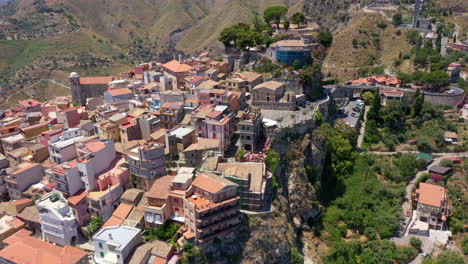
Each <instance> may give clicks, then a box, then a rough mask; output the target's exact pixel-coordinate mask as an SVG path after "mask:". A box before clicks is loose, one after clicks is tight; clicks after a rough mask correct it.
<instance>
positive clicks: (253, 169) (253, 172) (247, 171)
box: [217, 162, 265, 193]
mask: <svg viewBox="0 0 468 264" xmlns="http://www.w3.org/2000/svg"><path fill="white" fill-rule="evenodd" d="M217 171H219V172H223V173H224V175H225V176H234V177H236V178H240V179H245V180H249V177H250V180H249V183H250V184H249V190H250V191H252V192H258V193H260V192H262V191H263V188H262V187H263V182H264V181H263V176H264V173H265V165H264V163H260V162H245V163H241V162H238V163H219V164H218V168H217Z"/></svg>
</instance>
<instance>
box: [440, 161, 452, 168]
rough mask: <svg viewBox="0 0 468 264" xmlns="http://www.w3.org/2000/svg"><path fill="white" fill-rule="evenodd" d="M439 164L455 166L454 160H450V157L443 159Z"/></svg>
mask: <svg viewBox="0 0 468 264" xmlns="http://www.w3.org/2000/svg"><path fill="white" fill-rule="evenodd" d="M439 165H440V166H442V167H450V168H452V167H453V161H451V160H448V159H443V160H441V161H440V162H439Z"/></svg>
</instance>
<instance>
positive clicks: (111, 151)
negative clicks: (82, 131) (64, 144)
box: [77, 138, 116, 191]
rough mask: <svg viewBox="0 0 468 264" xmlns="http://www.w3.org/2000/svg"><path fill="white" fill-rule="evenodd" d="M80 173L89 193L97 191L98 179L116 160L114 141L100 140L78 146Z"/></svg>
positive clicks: (96, 139)
mask: <svg viewBox="0 0 468 264" xmlns="http://www.w3.org/2000/svg"><path fill="white" fill-rule="evenodd" d="M77 154H78V171H79V174H80V177H81V180H82V181H83V182H84V184H85V189H86V190H87V191H93V190H95V189H96V187H97V186H96V178H97V176H99V175H100V174H101V173H102V172H104V171H105V170H106V169H108V168H109V166H111V164H112V162H113V161H114V160H115V157H116V155H115V146H114V141H113V140H106V141H101V140H100V139H99V138H95V139H92V140H89V141H87V142H81V143H80V144H79V145H77Z"/></svg>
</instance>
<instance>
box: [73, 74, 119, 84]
mask: <svg viewBox="0 0 468 264" xmlns="http://www.w3.org/2000/svg"><path fill="white" fill-rule="evenodd" d="M113 79H114V77H112V76H105V77H80V84H108V83H110V82H111V81H112V80H113Z"/></svg>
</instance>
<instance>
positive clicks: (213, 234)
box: [184, 172, 241, 243]
mask: <svg viewBox="0 0 468 264" xmlns="http://www.w3.org/2000/svg"><path fill="white" fill-rule="evenodd" d="M237 187H238V186H237V184H235V183H233V182H231V181H229V180H227V179H224V178H222V177H220V176H217V175H215V174H213V173H210V172H201V173H199V174H198V175H197V176H196V177H195V179H194V180H193V183H192V189H191V191H190V192H189V195H188V198H185V199H184V215H185V222H184V223H185V227H186V229H187V231H186V232H185V233H184V236H185V237H186V238H188V239H191V238H194V239H195V240H196V241H197V242H198V243H203V242H206V241H211V240H213V239H215V238H220V239H222V237H223V236H225V235H227V234H229V233H231V232H233V231H235V230H237V228H238V227H239V224H240V222H241V215H240V214H239V210H238V203H239V196H237Z"/></svg>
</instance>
